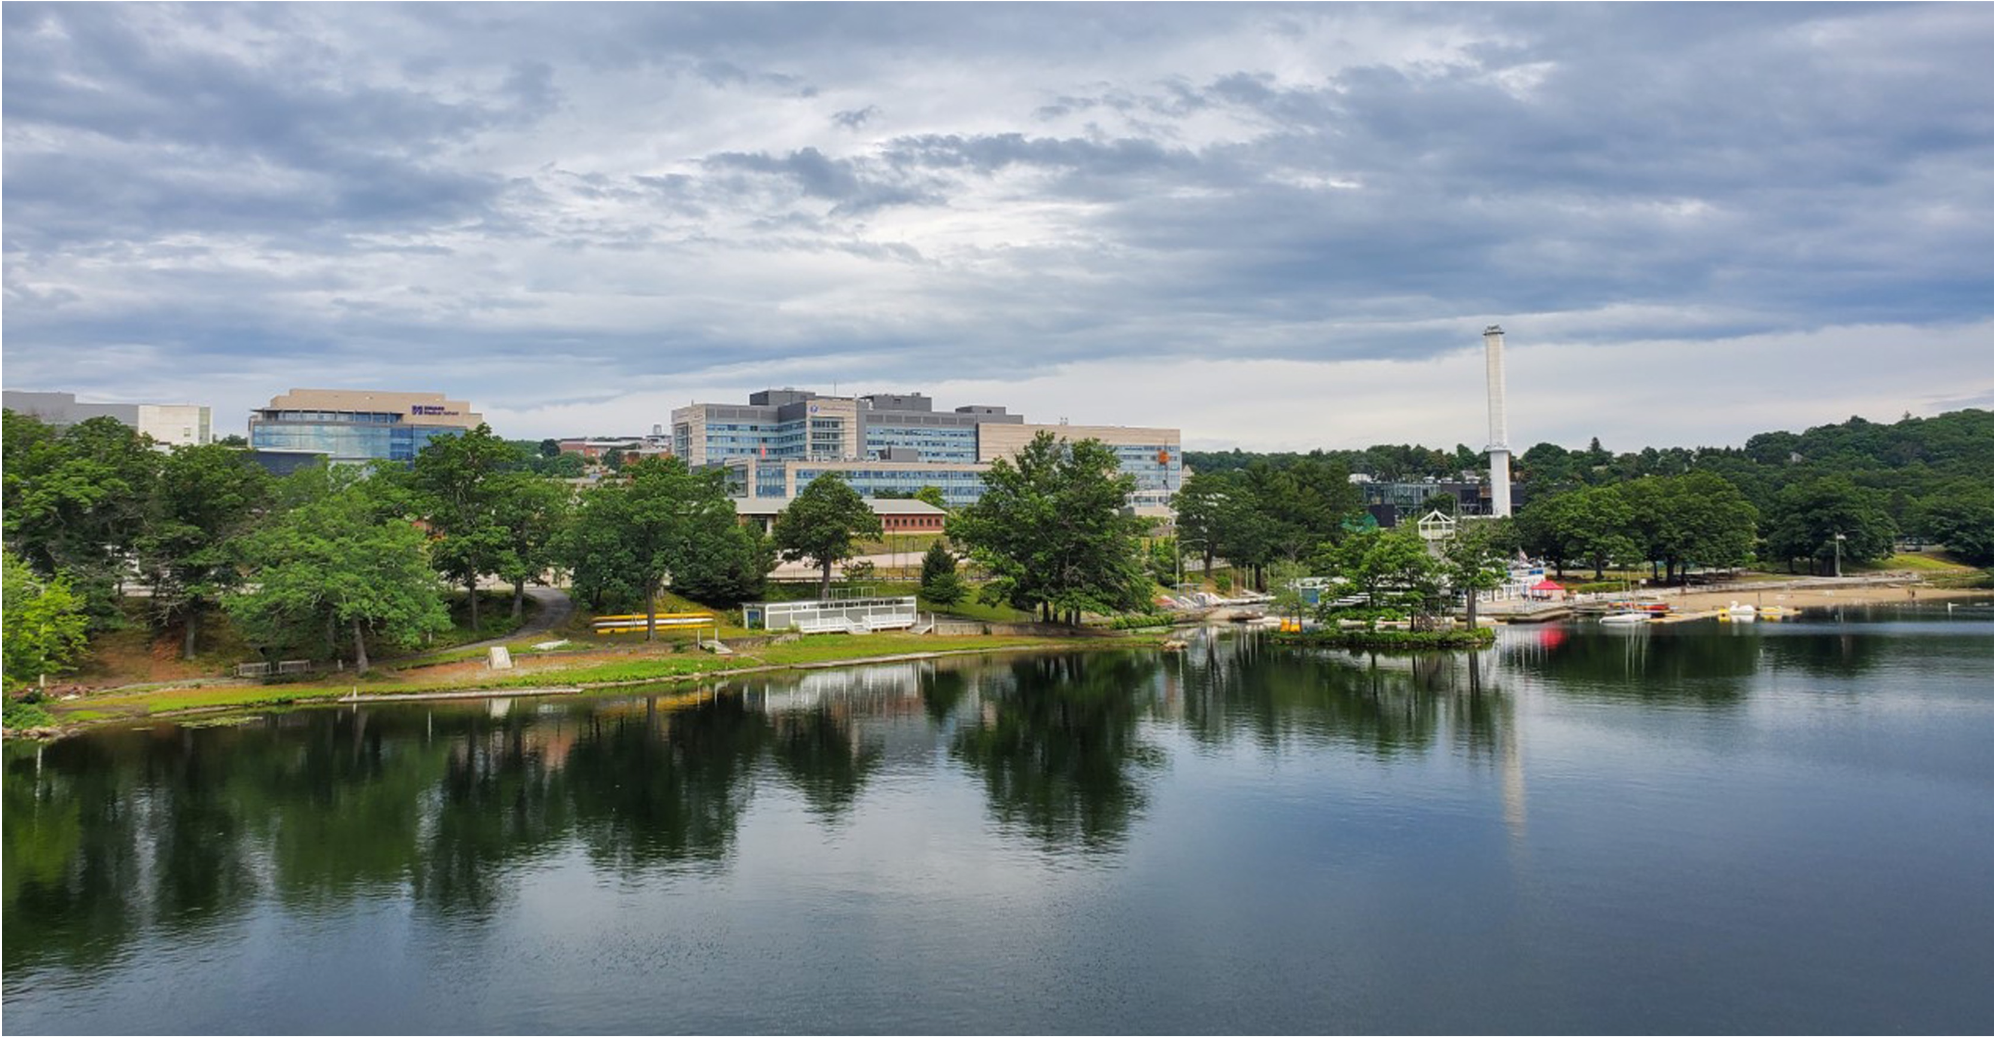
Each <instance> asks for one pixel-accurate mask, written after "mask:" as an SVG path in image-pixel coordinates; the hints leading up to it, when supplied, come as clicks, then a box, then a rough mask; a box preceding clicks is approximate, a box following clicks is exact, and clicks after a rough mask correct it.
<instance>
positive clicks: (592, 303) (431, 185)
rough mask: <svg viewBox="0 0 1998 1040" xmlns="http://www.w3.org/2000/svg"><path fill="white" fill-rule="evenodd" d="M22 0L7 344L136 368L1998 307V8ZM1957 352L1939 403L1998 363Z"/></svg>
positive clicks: (1816, 375) (570, 387)
mask: <svg viewBox="0 0 1998 1040" xmlns="http://www.w3.org/2000/svg"><path fill="white" fill-rule="evenodd" d="M0 20H4V39H0V53H3V54H4V59H5V61H4V66H3V67H0V87H4V135H5V137H4V142H5V159H4V161H5V167H4V170H5V182H6V183H5V188H6V192H5V197H4V218H5V219H4V256H5V266H4V288H5V300H6V304H7V306H6V309H5V313H4V319H0V320H4V326H5V327H4V331H5V335H6V351H7V357H6V360H7V361H8V362H9V363H10V364H12V365H14V366H15V372H16V373H27V374H31V375H33V376H34V377H35V378H36V379H39V380H42V381H43V382H44V384H45V385H48V386H55V387H58V388H65V389H75V390H80V391H84V392H86V393H87V392H90V391H91V390H92V389H93V387H110V386H112V385H113V376H114V375H115V385H116V386H118V387H119V388H120V389H121V391H122V392H128V393H140V392H143V386H144V380H145V379H147V378H157V379H159V380H162V381H163V382H162V385H172V384H171V381H172V379H173V378H176V377H177V376H178V375H179V374H181V373H184V372H186V371H188V370H189V368H190V366H193V367H195V368H200V367H203V366H206V367H208V368H209V369H211V370H213V371H216V372H224V371H227V372H229V373H231V377H230V378H231V379H235V378H237V377H238V376H244V377H245V378H254V374H255V373H266V374H267V377H268V378H270V379H272V380H274V381H275V382H273V384H272V386H271V387H270V389H269V390H268V391H263V393H264V395H265V396H268V393H272V392H276V391H277V390H281V389H284V388H285V386H289V385H304V384H308V383H311V382H314V381H319V382H330V381H336V380H337V381H344V382H350V383H351V382H359V383H369V384H374V385H384V386H386V385H402V384H403V383H405V382H407V381H408V379H410V378H414V377H417V376H422V377H424V378H425V379H426V380H427V382H426V383H425V385H426V386H428V387H431V388H436V389H449V390H451V391H452V392H453V393H454V394H471V395H472V396H473V397H474V398H475V399H478V400H481V401H482V402H491V403H492V404H493V405H494V406H496V407H499V408H503V409H509V410H512V411H514V412H516V413H527V412H529V411H530V410H531V406H532V404H533V402H535V401H538V400H541V399H543V398H547V399H551V400H556V399H559V400H563V401H572V402H581V401H592V400H603V401H612V402H614V401H617V400H621V399H623V398H622V397H621V396H620V395H628V394H630V393H631V392H632V391H633V388H638V387H658V388H660V389H661V392H664V393H667V394H669V395H670V394H671V392H672V389H671V388H672V387H675V386H686V387H696V386H714V385H717V383H718V381H719V382H728V385H730V386H733V385H734V383H733V382H729V381H731V380H733V381H740V380H741V379H743V378H747V377H744V376H742V375H741V373H742V372H743V371H744V369H743V368H742V366H743V365H745V364H748V365H751V366H752V370H757V371H768V372H771V373H773V374H774V373H778V372H783V371H807V372H819V371H826V372H842V371H843V372H846V373H848V375H847V378H849V379H852V380H855V381H860V380H870V381H885V382H891V383H894V384H895V385H909V386H917V385H921V384H922V383H924V382H926V381H935V380H943V379H982V378H990V379H1003V378H1006V377H1009V376H1013V377H1024V376H1027V375H1031V374H1036V373H1051V372H1058V371H1062V370H1064V367H1065V366H1072V365H1075V364H1078V363H1091V364H1096V363H1102V362H1106V361H1116V360H1122V361H1125V362H1128V363H1129V364H1132V365H1157V364H1161V363H1163V362H1165V361H1167V360H1170V359H1190V358H1229V359H1237V360H1241V361H1244V362H1247V361H1250V360H1257V359H1265V360H1266V359H1292V360H1298V361H1307V362H1316V363H1325V364H1336V363H1341V362H1346V363H1352V362H1358V361H1362V360H1365V359H1395V360H1419V359H1424V358H1434V357H1439V356H1444V355H1447V354H1448V353H1449V352H1451V351H1454V350H1458V349H1461V348H1462V347H1463V345H1464V341H1465V338H1466V337H1467V336H1473V335H1474V334H1475V331H1476V329H1477V328H1480V327H1482V325H1483V324H1484V323H1486V322H1487V321H1489V320H1502V321H1504V322H1505V323H1506V324H1507V325H1508V328H1510V329H1513V330H1514V332H1515V335H1516V336H1520V337H1523V338H1524V339H1525V340H1530V341H1537V342H1541V343H1547V344H1567V345H1573V346H1574V347H1575V348H1576V349H1588V348H1589V347H1590V345H1601V344H1617V343H1625V342H1631V341H1635V340H1643V339H1648V338H1655V337H1657V336H1659V335H1660V334H1661V333H1662V332H1663V331H1669V333H1670V335H1671V336H1672V337H1675V338H1676V339H1678V340H1684V341H1700V340H1720V339H1732V338H1737V337H1750V339H1747V340H1743V341H1742V342H1747V343H1761V342H1764V341H1765V340H1764V339H1758V338H1754V337H1768V336H1781V335H1785V334H1791V333H1804V332H1813V331H1816V330H1823V329H1837V328H1846V327H1860V326H1874V325H1889V324H1891V325H1895V326H1906V327H1923V326H1935V327H1952V328H1954V327H1961V326H1963V325H1964V324H1965V323H1971V322H1977V321H1984V320H1988V318H1989V316H1990V314H1991V311H1992V266H1991V265H1992V248H1993V237H1992V209H1991V200H1992V162H1991V155H1992V99H1991V93H1990V89H1989V84H1990V82H1991V79H1992V60H1991V42H1992V13H1991V11H1990V10H1989V9H1988V8H1985V7H1978V6H1972V5H1938V6H1925V5H1908V6H1893V7H1884V8H1881V7H1858V6H1855V7H1830V8H1820V7H1808V6H1799V7H1793V6H1792V5H1780V6H1754V7H1735V6H1729V7H1718V8H1712V9H1710V8H1708V7H1697V8H1690V7H1676V6H1673V7H1658V6H1641V5H1614V6H1609V7H1574V6H1562V7H1557V8H1541V7H1530V6H1521V5H1505V6H1493V7H1486V6H1476V5H1473V6H1463V7H1458V6H1442V7H1421V8H1415V9H1412V10H1411V9H1403V8H1401V7H1398V6H1389V7H1373V6H1364V5H1350V6H1349V5H1337V6H1318V5H1275V6H1268V7H1264V6H1257V5H1179V6H1169V7H1154V6H1135V5H1134V6H1118V5H1110V6H1102V7H1070V6H1059V7H1057V6H1049V7H1033V6H1029V7H999V6H983V5H942V6H938V7H924V6H915V7H903V6H896V7H858V6H847V5H802V6H798V7H789V6H777V7H767V6H750V5H740V6H737V5H630V6H626V5H589V4H579V5H563V6H561V7H559V8H557V7H552V6H537V5H523V6H512V5H509V6H492V7H487V6H476V5H474V6H457V5H414V6H407V7H405V6H387V5H382V6H374V5H359V6H353V7H339V6H335V7H325V6H304V5H300V6H292V5H273V6H262V5H193V6H190V7H185V8H182V7H174V6H154V5H147V6H129V7H128V6H111V5H43V4H34V3H11V4H8V5H6V7H5V8H4V9H0ZM1465 330H1469V331H1465ZM1858 341H1859V337H1853V336H1840V337H1832V338H1830V339H1828V340H1826V342H1832V343H1837V344H1841V345H1844V344H1850V343H1854V342H1858ZM1936 342H1938V343H1947V344H1951V345H1952V346H1950V347H1948V348H1937V349H1951V350H1955V349H1960V347H1958V346H1955V345H1957V344H1960V343H1961V342H1962V340H1961V338H1941V339H1938V340H1936ZM1749 349H1762V348H1749ZM93 356H97V357H114V356H115V357H117V358H119V359H120V364H119V365H118V366H115V368H116V372H115V373H111V372H110V371H109V370H107V369H106V368H105V367H104V366H98V365H94V364H85V363H84V362H83V361H82V360H80V359H87V358H90V357H93ZM544 358H545V359H550V360H549V362H548V367H547V368H546V370H545V371H534V369H533V366H534V365H535V363H536V362H537V361H538V360H539V359H544ZM1870 363H1877V359H1867V358H1863V357H1860V356H1857V355H1854V356H1850V357H1838V358H1827V359H1826V364H1825V365H1824V366H1823V367H1822V369H1821V370H1820V371H1815V372H1812V373H1809V374H1807V375H1805V374H1800V378H1810V379H1817V380H1821V381H1825V385H1826V386H1827V387H1832V386H1833V384H1836V383H1837V381H1838V380H1841V379H1843V380H1848V381H1850V380H1855V379H1863V376H1860V375H1857V373H1859V372H1862V371H1863V370H1864V368H1865V366H1866V365H1867V364H1870ZM1954 363H1955V364H1956V365H1957V366H1958V368H1959V369H1960V371H1961V373H1962V375H1961V376H1960V377H1959V378H1958V380H1957V382H1956V384H1955V385H1947V386H1939V387H1936V388H1935V389H1934V391H1933V392H1932V393H1930V394H1928V395H1926V396H1927V398H1933V399H1935V400H1943V399H1957V398H1964V397H1965V394H1970V395H1971V397H1970V398H1968V399H1976V396H1975V392H1976V389H1977V386H1976V384H1977V383H1979V382H1986V383H1988V379H1989V371H1990V370H1989V357H1988V353H1986V354H1985V355H1984V356H1981V357H1979V356H1968V355H1966V356H1964V357H1961V358H1956V359H1955V361H1954ZM313 372H321V373H324V374H323V375H322V376H320V377H318V378H317V379H316V380H315V378H312V377H310V376H307V375H302V374H301V373H313ZM523 372H532V374H528V375H523V374H522V373H523ZM246 374H247V375H246ZM1710 377H1711V373H1705V372H1688V373H1687V374H1686V375H1685V377H1684V378H1685V379H1686V381H1687V386H1688V387H1692V386H1694V385H1697V383H1698V381H1699V380H1701V379H1706V378H1710ZM9 378H10V381H11V380H13V379H14V378H15V377H14V376H13V375H10V377H9ZM773 378H774V375H773ZM215 382H216V385H224V384H225V383H226V385H229V386H231V387H234V386H236V385H237V384H235V383H233V382H226V381H224V380H221V379H220V378H219V377H218V379H217V380H216V381H215ZM279 383H281V384H283V385H278V384H279ZM197 385H198V384H197ZM1838 385H1841V386H1842V385H1843V384H1838ZM230 392H232V393H242V394H246V395H247V396H248V397H254V396H256V395H255V393H251V392H249V391H246V390H240V389H232V390H231V391H230ZM1808 392H1816V391H1808ZM1822 396H1825V397H1826V398H1827V399H1830V398H1832V397H1834V396H1836V397H1838V399H1840V400H1842V401H1843V400H1845V398H1844V396H1841V395H1837V394H1833V393H1831V392H1829V391H1826V392H1824V393H1823V394H1822ZM250 403H253V402H251V401H249V400H247V398H245V399H239V400H235V401H231V402H228V404H227V407H226V408H225V411H227V412H228V413H230V414H236V413H239V412H240V410H241V409H242V408H246V407H248V406H249V404H250ZM1015 403H1016V405H1017V406H1020V407H1025V408H1028V409H1029V410H1030V411H1031V410H1033V404H1032V402H1015ZM1923 404H1924V402H1923V401H1911V402H1908V403H1906V404H1903V405H1891V408H1892V412H1893V414H1898V413H1899V410H1900V409H1901V408H1902V407H1921V406H1923ZM654 406H655V405H654V404H652V403H645V402H642V401H639V400H637V399H635V398H634V399H633V401H632V403H630V404H628V405H624V406H617V407H626V408H629V409H630V410H631V411H630V414H629V415H628V416H627V420H628V421H627V425H631V426H634V427H636V426H640V425H649V423H650V422H651V421H657V419H658V418H662V417H650V418H648V416H649V415H650V413H648V412H644V411H642V409H646V408H652V407H654ZM606 407H612V406H610V405H607V406H606ZM1442 414H1443V413H1442V412H1441V411H1440V410H1439V412H1438V415H1439V416H1440V415H1442ZM1152 421H1158V422H1169V421H1173V417H1171V416H1159V417H1156V418H1155V419H1154V420H1152ZM1271 421H1278V420H1275V419H1272V420H1271ZM1661 421H1662V420H1661ZM523 432H548V433H552V432H562V431H556V430H547V431H523ZM1203 436H1206V437H1208V438H1210V439H1212V438H1214V437H1218V436H1225V433H1222V432H1219V431H1207V432H1206V433H1204V434H1203ZM1674 436H1675V435H1674V434H1673V433H1671V432H1670V431H1669V430H1665V429H1661V431H1660V433H1659V439H1661V440H1671V439H1674ZM1243 439H1244V440H1245V441H1247V440H1266V441H1276V440H1286V441H1287V440H1289V439H1290V438H1289V436H1288V435H1284V436H1258V437H1249V436H1248V435H1246V434H1244V436H1243ZM1679 439H1684V438H1679Z"/></svg>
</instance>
